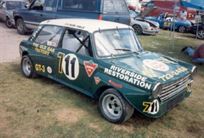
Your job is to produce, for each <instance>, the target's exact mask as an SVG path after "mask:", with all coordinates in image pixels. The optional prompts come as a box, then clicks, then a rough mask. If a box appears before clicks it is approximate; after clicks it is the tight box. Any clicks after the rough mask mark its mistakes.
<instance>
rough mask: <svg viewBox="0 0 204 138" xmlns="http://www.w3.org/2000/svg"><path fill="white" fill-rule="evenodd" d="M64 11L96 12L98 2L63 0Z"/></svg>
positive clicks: (90, 0)
mask: <svg viewBox="0 0 204 138" xmlns="http://www.w3.org/2000/svg"><path fill="white" fill-rule="evenodd" d="M61 9H62V10H80V11H96V10H97V0H61Z"/></svg>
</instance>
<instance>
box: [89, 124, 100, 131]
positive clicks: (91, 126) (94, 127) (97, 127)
mask: <svg viewBox="0 0 204 138" xmlns="http://www.w3.org/2000/svg"><path fill="white" fill-rule="evenodd" d="M88 126H89V128H91V129H94V130H96V131H97V132H99V133H100V132H102V129H101V127H100V126H99V125H97V124H96V123H90V124H89V125H88Z"/></svg>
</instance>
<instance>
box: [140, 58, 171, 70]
mask: <svg viewBox="0 0 204 138" xmlns="http://www.w3.org/2000/svg"><path fill="white" fill-rule="evenodd" d="M143 64H144V65H145V66H147V67H149V68H151V69H153V70H157V71H162V72H167V71H168V70H169V66H168V65H167V64H165V63H163V62H161V61H158V60H152V59H146V60H144V61H143Z"/></svg>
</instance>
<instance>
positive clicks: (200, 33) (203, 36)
mask: <svg viewBox="0 0 204 138" xmlns="http://www.w3.org/2000/svg"><path fill="white" fill-rule="evenodd" d="M196 36H197V38H199V39H204V30H199V31H198V32H197V33H196Z"/></svg>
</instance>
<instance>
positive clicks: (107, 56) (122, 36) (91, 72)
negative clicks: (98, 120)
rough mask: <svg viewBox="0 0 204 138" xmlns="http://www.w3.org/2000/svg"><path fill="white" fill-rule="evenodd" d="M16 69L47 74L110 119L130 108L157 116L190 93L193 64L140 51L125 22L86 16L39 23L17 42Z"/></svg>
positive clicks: (119, 119) (118, 120)
mask: <svg viewBox="0 0 204 138" xmlns="http://www.w3.org/2000/svg"><path fill="white" fill-rule="evenodd" d="M20 55H21V56H22V60H21V69H22V73H23V74H24V75H25V76H26V77H28V78H32V77H36V76H37V75H40V76H44V77H48V78H50V79H52V80H55V81H57V82H59V83H61V84H63V85H66V86H68V87H70V88H73V89H76V90H77V91H80V92H82V93H84V94H86V95H88V96H90V97H91V98H94V99H96V100H98V101H99V110H100V112H101V114H102V116H103V117H104V118H105V119H107V120H108V121H110V122H112V123H122V122H124V121H126V120H128V119H129V118H130V117H131V116H132V114H133V112H134V110H137V111H138V112H140V113H142V114H143V115H144V116H147V117H150V118H158V117H161V116H162V115H164V114H165V113H167V112H168V111H169V110H170V109H172V108H173V107H174V106H175V105H176V104H178V103H180V102H181V101H182V100H183V99H185V98H186V97H188V96H189V95H190V94H191V84H192V81H193V74H194V72H195V70H196V67H195V66H192V65H191V64H188V63H185V62H183V61H180V60H176V59H173V58H170V57H167V56H164V55H161V54H156V53H152V52H148V51H144V50H143V48H142V46H141V44H140V42H139V41H138V39H137V37H136V35H135V34H134V30H133V29H132V28H131V27H130V26H127V25H124V24H119V23H114V22H107V21H100V20H91V19H58V20H48V21H45V22H42V23H41V24H40V26H39V27H38V29H37V30H36V31H35V32H34V33H33V35H32V36H31V37H30V38H29V39H28V40H26V41H22V42H21V43H20Z"/></svg>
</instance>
